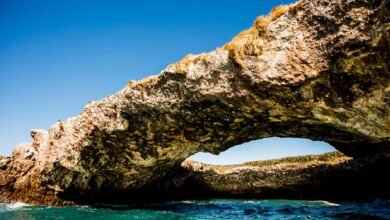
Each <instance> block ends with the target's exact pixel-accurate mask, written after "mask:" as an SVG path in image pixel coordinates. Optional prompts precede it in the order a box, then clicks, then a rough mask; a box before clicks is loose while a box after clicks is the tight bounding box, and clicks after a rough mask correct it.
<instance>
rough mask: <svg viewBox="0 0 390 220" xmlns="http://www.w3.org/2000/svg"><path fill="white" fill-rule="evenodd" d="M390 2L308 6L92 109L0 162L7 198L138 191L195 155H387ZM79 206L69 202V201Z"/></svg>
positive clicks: (307, 0) (263, 22)
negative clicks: (327, 146) (260, 143)
mask: <svg viewBox="0 0 390 220" xmlns="http://www.w3.org/2000/svg"><path fill="white" fill-rule="evenodd" d="M389 5H390V3H389V1H388V0H346V1H342V2H341V1H336V0H329V1H321V0H302V1H300V2H298V3H297V4H295V5H292V6H289V7H279V8H277V9H275V10H274V11H273V12H272V13H271V14H270V15H269V16H268V17H267V18H263V17H259V18H258V19H257V20H256V22H255V24H254V26H253V27H252V28H250V29H249V30H247V31H244V32H242V33H240V34H239V35H238V36H237V37H236V38H234V39H233V40H232V41H231V42H230V43H228V44H227V45H225V46H224V47H222V48H220V49H217V50H216V51H213V52H210V53H207V54H201V55H189V56H187V57H185V58H184V59H183V60H182V61H180V62H178V63H176V64H173V65H170V66H168V67H167V68H166V69H164V70H163V71H162V72H161V73H160V74H159V75H157V76H154V77H150V78H147V79H145V80H142V81H140V82H134V81H131V82H129V84H128V85H127V86H126V87H125V88H124V89H122V90H121V91H119V92H118V93H116V94H114V95H112V96H109V97H107V98H105V99H103V100H101V101H96V102H90V103H88V105H87V106H86V107H85V109H84V110H83V111H82V112H81V113H80V115H78V116H77V117H74V118H70V119H68V120H66V121H64V122H58V123H56V124H55V125H53V126H52V127H51V128H50V129H49V130H48V131H44V130H33V131H32V132H31V136H32V138H33V141H32V143H29V144H22V145H18V146H17V147H16V148H15V150H14V153H13V155H12V157H10V158H4V157H3V158H0V193H1V195H2V196H1V198H0V200H7V199H8V200H23V201H26V202H32V203H49V204H57V203H58V204H63V203H66V202H64V201H63V200H62V199H61V195H67V194H74V193H76V194H78V196H81V197H82V196H83V195H86V194H89V195H91V194H96V195H99V194H104V193H111V192H116V193H121V192H132V191H137V190H138V189H140V188H142V187H144V186H146V185H148V184H151V183H154V182H156V181H158V180H159V179H160V178H162V177H164V176H166V174H168V173H170V172H171V170H172V169H174V168H177V167H178V166H180V164H181V162H182V161H184V160H185V159H186V158H188V157H189V156H190V155H192V154H194V153H196V152H200V151H205V152H211V153H219V152H222V151H224V150H226V149H228V148H230V147H232V146H235V145H237V144H240V143H243V142H246V141H250V140H255V139H259V138H265V137H272V136H279V137H304V138H310V139H313V140H323V141H327V142H329V143H331V144H332V145H333V146H335V147H336V148H337V149H338V150H340V151H341V152H343V153H345V154H347V155H349V156H353V157H359V158H379V157H381V158H388V157H389V156H390V126H389V124H390V67H389V63H390V62H389V60H390V57H389V51H390V50H389V49H390V36H389V35H390V9H389V8H390V6H389ZM70 202H72V201H70Z"/></svg>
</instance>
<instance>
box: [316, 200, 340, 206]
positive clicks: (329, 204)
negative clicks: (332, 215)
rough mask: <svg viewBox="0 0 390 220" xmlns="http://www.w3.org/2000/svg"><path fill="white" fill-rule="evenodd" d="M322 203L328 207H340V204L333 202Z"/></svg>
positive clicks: (323, 201)
mask: <svg viewBox="0 0 390 220" xmlns="http://www.w3.org/2000/svg"><path fill="white" fill-rule="evenodd" d="M320 202H322V203H323V204H324V205H327V206H340V204H337V203H333V202H328V201H325V200H321V201H320Z"/></svg>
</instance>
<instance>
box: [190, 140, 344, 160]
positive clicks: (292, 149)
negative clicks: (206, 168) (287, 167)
mask: <svg viewBox="0 0 390 220" xmlns="http://www.w3.org/2000/svg"><path fill="white" fill-rule="evenodd" d="M334 151H337V150H336V149H335V148H334V147H333V146H332V145H330V144H329V143H327V142H324V141H313V140H310V139H306V138H280V137H271V138H264V139H259V140H255V141H250V142H247V143H243V144H239V145H236V146H234V147H231V148H229V149H228V150H226V151H223V152H221V153H220V154H219V155H214V154H211V153H208V152H199V153H196V154H194V155H192V156H191V157H189V158H188V159H187V160H190V161H196V162H201V163H206V164H210V165H237V164H243V163H247V162H253V161H260V160H261V161H262V160H274V159H281V158H285V157H295V156H307V155H320V154H324V153H329V152H334Z"/></svg>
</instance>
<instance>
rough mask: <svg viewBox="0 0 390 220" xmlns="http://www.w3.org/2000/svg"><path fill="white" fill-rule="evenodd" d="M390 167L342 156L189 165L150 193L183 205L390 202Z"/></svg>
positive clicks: (326, 155) (380, 161) (331, 154)
mask: <svg viewBox="0 0 390 220" xmlns="http://www.w3.org/2000/svg"><path fill="white" fill-rule="evenodd" d="M389 165H390V162H389V161H388V160H374V161H371V160H364V159H360V158H359V159H352V158H350V157H346V156H345V155H343V154H341V153H339V152H331V153H326V154H323V155H318V156H317V155H316V156H300V157H289V158H283V159H277V160H267V161H254V162H248V163H244V164H240V165H229V166H215V165H208V164H203V163H199V162H194V161H185V162H183V164H182V166H181V167H180V168H179V169H178V170H177V171H175V172H173V174H172V175H170V176H168V177H167V178H166V181H165V182H164V181H161V182H162V183H161V184H159V185H157V187H155V188H149V189H148V190H147V191H152V192H153V194H154V195H160V196H161V197H163V198H164V197H167V195H169V196H170V197H174V198H178V199H188V198H192V199H193V198H198V199H205V198H210V197H214V198H215V197H224V198H226V197H230V198H250V199H253V198H267V199H269V198H277V199H280V198H289V199H321V200H324V199H326V200H344V199H348V200H350V199H367V198H378V197H389V196H390V189H389V187H388V186H389V185H390V179H389V178H388V176H387V174H386V173H387V172H388V171H387V170H388V167H389ZM145 191H146V190H145Z"/></svg>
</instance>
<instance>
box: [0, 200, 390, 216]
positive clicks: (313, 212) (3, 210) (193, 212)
mask: <svg viewBox="0 0 390 220" xmlns="http://www.w3.org/2000/svg"><path fill="white" fill-rule="evenodd" d="M389 208H390V201H389V200H375V201H371V202H342V203H339V204H336V203H331V202H328V201H299V200H221V199H219V200H205V201H195V200H186V201H174V202H165V203H154V204H146V205H143V206H139V207H129V206H127V207H126V206H120V207H119V208H118V207H116V206H112V207H109V206H107V205H106V206H104V207H100V208H97V207H89V206H75V207H46V206H29V205H27V204H23V203H14V204H8V205H5V204H3V205H0V219H1V220H3V219H5V220H14V219H15V220H16V219H18V220H19V219H24V220H29V219H40V220H41V219H42V220H45V219H58V220H66V219H72V220H73V219H75V220H77V219H80V220H89V219H98V220H99V219H114V220H115V219H168V220H169V219H233V220H234V219H390V218H389V216H390V209H389Z"/></svg>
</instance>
